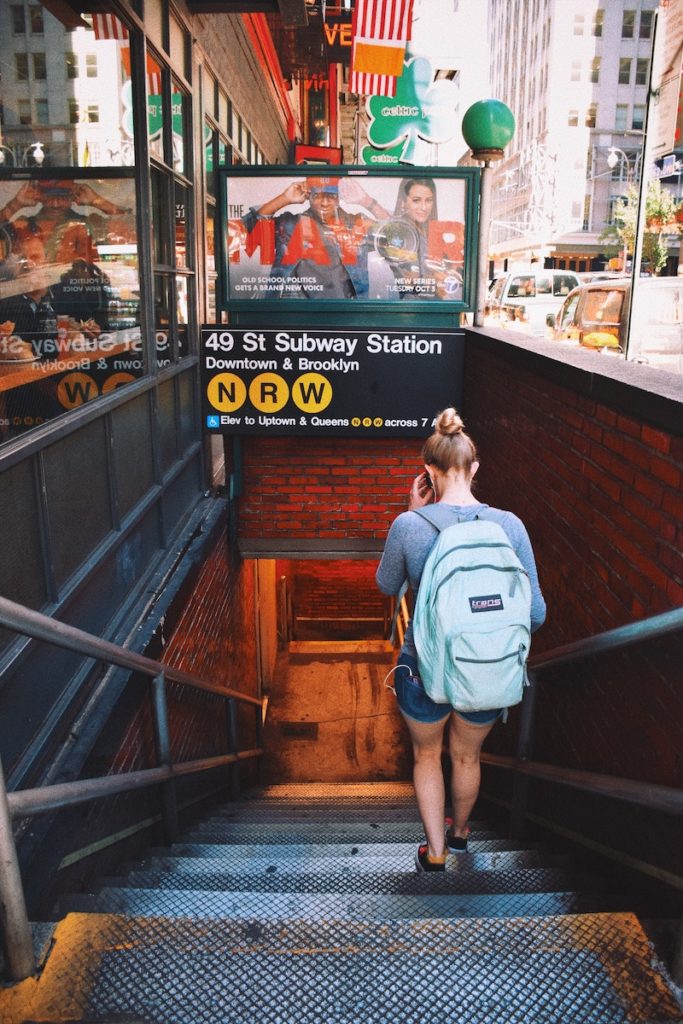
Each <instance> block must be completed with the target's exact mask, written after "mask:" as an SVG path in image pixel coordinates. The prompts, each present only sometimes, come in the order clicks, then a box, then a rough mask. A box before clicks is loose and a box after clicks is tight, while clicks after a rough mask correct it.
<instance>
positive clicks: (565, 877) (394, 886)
mask: <svg viewBox="0 0 683 1024" xmlns="http://www.w3.org/2000/svg"><path fill="white" fill-rule="evenodd" d="M204 864H205V862H202V870H198V871H193V872H190V871H183V872H180V871H168V870H167V871H142V870H132V871H130V872H129V873H128V874H127V875H126V876H114V877H109V878H102V879H100V885H101V886H107V887H114V888H123V887H134V888H142V889H206V890H211V889H214V890H217V891H220V892H306V893H336V892H345V891H346V890H347V889H348V887H349V883H350V879H349V875H348V872H336V873H325V874H311V873H307V872H297V873H293V872H292V873H284V872H282V871H275V872H270V873H264V872H260V873H258V874H256V873H254V872H249V873H245V872H234V871H233V872H230V871H220V870H219V871H216V870H211V868H210V867H209V868H208V869H206V870H205V869H204ZM351 884H352V885H353V890H354V893H356V894H359V893H362V894H364V895H382V894H384V895H391V894H395V895H417V894H419V893H425V894H431V895H434V894H438V893H518V892H561V891H568V890H570V889H572V888H577V887H579V888H580V889H581V891H585V892H589V891H594V890H595V889H596V888H597V884H596V881H595V880H594V879H591V878H587V877H585V876H584V877H582V878H581V879H580V885H579V886H577V879H576V877H575V876H573V875H572V874H570V873H569V872H566V871H556V870H554V869H552V868H519V869H508V870H498V871H476V870H472V869H470V868H464V869H463V868H462V867H461V865H460V864H458V863H456V864H455V865H452V864H451V865H449V870H448V871H445V872H443V874H441V873H438V874H437V873H433V874H422V873H419V872H417V871H375V872H368V873H367V874H362V875H361V874H355V875H354V876H353V880H352V883H351Z"/></svg>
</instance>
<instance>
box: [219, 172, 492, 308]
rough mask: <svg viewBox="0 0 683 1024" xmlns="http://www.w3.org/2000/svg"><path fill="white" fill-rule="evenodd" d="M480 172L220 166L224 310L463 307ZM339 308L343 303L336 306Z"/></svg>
mask: <svg viewBox="0 0 683 1024" xmlns="http://www.w3.org/2000/svg"><path fill="white" fill-rule="evenodd" d="M478 175H479V170H478V168H449V169H446V168H434V169H432V168H430V169H429V173H427V172H426V171H425V170H424V169H422V170H419V171H418V170H416V169H412V168H411V169H408V168H403V167H402V168H401V169H400V170H398V169H396V168H392V169H391V170H386V169H374V168H373V169H372V170H368V169H366V168H362V169H361V168H357V167H347V166H343V165H342V166H326V167H316V168H314V169H311V172H310V173H307V172H306V171H305V170H303V169H302V168H301V167H296V168H286V169H283V168H272V167H264V168H228V169H226V170H225V171H224V172H223V173H222V178H221V196H222V204H223V226H224V231H223V236H222V244H223V255H224V269H225V274H224V296H223V305H224V308H225V309H228V310H231V309H235V310H240V309H248V310H250V312H252V313H253V312H254V304H255V303H258V305H259V307H261V308H273V309H278V308H280V309H281V308H283V304H284V305H286V306H287V307H289V308H291V304H292V303H296V302H302V301H303V302H314V303H316V306H317V305H322V306H324V307H325V308H328V309H340V310H341V309H348V307H347V306H346V303H348V302H349V301H351V302H353V303H355V304H357V305H359V306H361V305H366V306H368V307H372V308H374V307H378V308H382V307H386V308H393V309H395V310H396V311H397V312H401V313H403V312H410V311H413V310H416V309H422V310H424V309H425V306H426V304H431V308H433V309H436V308H438V309H439V310H442V311H453V312H463V311H467V310H471V309H472V308H473V302H474V291H475V287H476V280H475V279H476V269H475V268H476V243H477V225H476V216H477V213H476V211H477V202H476V201H477V194H478V189H477V183H478ZM342 304H343V305H342Z"/></svg>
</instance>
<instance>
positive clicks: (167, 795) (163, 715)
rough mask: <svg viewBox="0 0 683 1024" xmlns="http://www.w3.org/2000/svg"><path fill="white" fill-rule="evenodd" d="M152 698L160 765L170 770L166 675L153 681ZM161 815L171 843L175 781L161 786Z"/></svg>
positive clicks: (175, 808) (174, 822) (175, 821)
mask: <svg viewBox="0 0 683 1024" xmlns="http://www.w3.org/2000/svg"><path fill="white" fill-rule="evenodd" d="M152 698H153V707H154V739H155V743H156V748H157V759H158V761H159V765H160V766H163V767H166V768H170V767H171V766H172V764H173V762H172V761H171V737H170V733H169V729H168V710H167V707H166V679H165V677H164V673H163V672H160V673H159V675H158V676H154V678H153V679H152ZM161 815H162V818H163V823H164V835H165V837H166V841H167V842H169V843H171V842H173V840H174V839H175V838H176V836H177V835H178V803H177V800H176V783H175V779H169V781H168V782H162V784H161Z"/></svg>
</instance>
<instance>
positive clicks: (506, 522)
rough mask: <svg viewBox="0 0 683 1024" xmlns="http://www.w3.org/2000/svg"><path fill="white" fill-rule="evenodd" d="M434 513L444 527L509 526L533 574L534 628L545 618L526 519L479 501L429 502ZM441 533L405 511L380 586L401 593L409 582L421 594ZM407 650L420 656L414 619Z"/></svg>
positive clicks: (389, 543)
mask: <svg viewBox="0 0 683 1024" xmlns="http://www.w3.org/2000/svg"><path fill="white" fill-rule="evenodd" d="M428 507H429V509H430V515H431V516H432V517H433V518H434V519H435V520H436V521H438V523H439V526H440V527H441V528H442V529H443V528H445V527H446V526H450V525H452V524H453V523H463V522H468V521H469V520H471V519H475V518H477V517H478V518H479V519H488V520H490V521H492V522H494V523H498V524H499V525H500V526H502V528H503V529H504V530H505V533H506V534H507V537H508V540H509V541H510V543H511V545H512V547H513V548H514V550H515V553H516V555H517V557H518V558H519V560H520V562H521V563H522V565H523V566H524V568H525V570H526V571H527V573H528V575H529V582H530V584H531V630H532V632H533V631H534V630H536V629H538V628H539V626H542V625H543V623H544V622H545V613H546V608H545V600H544V598H543V594H542V593H541V587H540V585H539V582H538V572H537V570H536V560H535V559H534V553H533V550H532V547H531V541H530V540H529V535H528V533H527V531H526V528H525V526H524V523H523V522H522V520H521V519H519V518H518V517H517V516H516V515H515V514H514V513H513V512H506V511H504V510H503V509H500V508H491V506H490V505H484V504H481V503H478V504H476V505H447V504H445V503H444V502H437V503H436V504H435V505H429V506H428ZM438 536H439V534H438V533H437V531H436V529H435V528H434V527H433V526H432V525H431V523H428V522H426V521H425V520H424V519H423V518H422V516H419V515H417V513H415V512H402V513H401V515H399V516H397V517H396V519H394V521H393V523H392V524H391V527H390V529H389V533H388V535H387V540H386V544H385V545H384V552H383V554H382V558H381V560H380V563H379V566H378V568H377V573H376V577H375V578H376V580H377V586H378V587H379V589H380V590H381V591H382V593H384V594H398V593H399V591H400V589H401V587H402V586H403V584H404V583H405V582H408V583H409V584H410V586H411V588H412V591H413V594H415V595H416V594H417V591H418V587H419V585H420V579H421V577H422V570H423V569H424V564H425V562H426V561H427V555H428V554H429V552H430V551H431V549H432V545H433V544H434V542H435V541H436V539H437V537H438ZM401 651H402V653H403V654H410V655H412V656H413V657H415V656H416V651H415V644H414V642H413V629H412V622H411V623H409V625H408V629H407V630H406V635H405V638H404V641H403V647H402V648H401Z"/></svg>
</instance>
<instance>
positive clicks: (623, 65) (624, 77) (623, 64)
mask: <svg viewBox="0 0 683 1024" xmlns="http://www.w3.org/2000/svg"><path fill="white" fill-rule="evenodd" d="M630 81H631V59H630V57H620V58H619V85H628V84H629V82H630Z"/></svg>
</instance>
